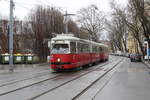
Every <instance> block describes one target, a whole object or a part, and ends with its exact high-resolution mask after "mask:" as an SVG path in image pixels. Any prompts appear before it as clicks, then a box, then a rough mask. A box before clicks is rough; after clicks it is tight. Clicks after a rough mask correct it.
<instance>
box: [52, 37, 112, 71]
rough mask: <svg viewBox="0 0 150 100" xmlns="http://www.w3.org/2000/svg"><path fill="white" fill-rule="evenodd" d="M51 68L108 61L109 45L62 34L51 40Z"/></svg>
mask: <svg viewBox="0 0 150 100" xmlns="http://www.w3.org/2000/svg"><path fill="white" fill-rule="evenodd" d="M50 48H51V55H50V62H51V69H52V70H54V71H58V70H60V69H73V68H78V67H81V66H83V65H88V64H93V63H96V62H100V61H106V60H108V58H109V56H108V55H109V54H108V47H107V46H106V45H104V44H101V43H96V42H93V41H89V40H84V39H80V38H77V37H74V36H73V35H72V34H61V35H57V36H56V37H55V38H52V39H51V42H50Z"/></svg>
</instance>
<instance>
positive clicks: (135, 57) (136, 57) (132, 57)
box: [130, 54, 142, 62]
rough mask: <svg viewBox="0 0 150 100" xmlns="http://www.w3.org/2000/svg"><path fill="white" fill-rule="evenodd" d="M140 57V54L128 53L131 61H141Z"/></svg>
mask: <svg viewBox="0 0 150 100" xmlns="http://www.w3.org/2000/svg"><path fill="white" fill-rule="evenodd" d="M141 57H142V56H141V55H140V54H130V60H131V62H133V61H138V62H141Z"/></svg>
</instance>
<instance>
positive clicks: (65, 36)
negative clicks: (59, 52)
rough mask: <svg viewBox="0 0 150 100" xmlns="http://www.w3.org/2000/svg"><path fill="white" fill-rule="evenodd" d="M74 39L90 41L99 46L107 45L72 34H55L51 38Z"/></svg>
mask: <svg viewBox="0 0 150 100" xmlns="http://www.w3.org/2000/svg"><path fill="white" fill-rule="evenodd" d="M62 39H63V40H76V41H83V42H86V43H91V44H93V45H99V46H103V47H108V46H107V45H105V44H102V43H97V42H94V41H90V40H85V39H80V38H77V37H74V35H73V34H64V33H62V34H57V36H56V37H54V38H52V41H53V40H62Z"/></svg>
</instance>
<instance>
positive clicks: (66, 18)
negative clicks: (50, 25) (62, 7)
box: [64, 11, 75, 34]
mask: <svg viewBox="0 0 150 100" xmlns="http://www.w3.org/2000/svg"><path fill="white" fill-rule="evenodd" d="M71 15H75V14H68V13H67V11H66V14H65V15H64V16H65V19H64V24H65V33H66V34H68V21H69V19H68V16H71Z"/></svg>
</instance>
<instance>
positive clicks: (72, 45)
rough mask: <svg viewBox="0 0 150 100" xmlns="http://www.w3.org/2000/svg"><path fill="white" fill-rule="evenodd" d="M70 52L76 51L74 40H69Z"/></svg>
mask: <svg viewBox="0 0 150 100" xmlns="http://www.w3.org/2000/svg"><path fill="white" fill-rule="evenodd" d="M70 50H71V53H76V42H70Z"/></svg>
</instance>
